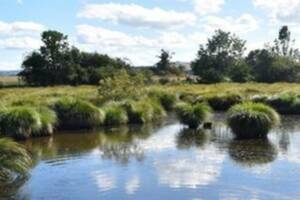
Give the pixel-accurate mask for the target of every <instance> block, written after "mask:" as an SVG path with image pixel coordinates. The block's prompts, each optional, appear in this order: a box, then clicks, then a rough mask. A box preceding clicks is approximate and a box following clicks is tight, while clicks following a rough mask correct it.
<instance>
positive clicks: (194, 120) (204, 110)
mask: <svg viewBox="0 0 300 200" xmlns="http://www.w3.org/2000/svg"><path fill="white" fill-rule="evenodd" d="M176 110H177V116H178V118H179V119H180V122H181V123H182V124H184V125H187V126H188V127H189V128H190V129H197V128H198V127H199V126H200V125H201V124H202V123H203V122H205V121H206V120H208V119H209V117H210V116H211V108H210V107H209V106H208V105H207V104H205V103H197V104H195V105H191V104H187V103H181V104H178V105H177V107H176Z"/></svg>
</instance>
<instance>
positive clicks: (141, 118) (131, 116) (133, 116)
mask: <svg viewBox="0 0 300 200" xmlns="http://www.w3.org/2000/svg"><path fill="white" fill-rule="evenodd" d="M124 108H125V109H126V111H127V114H128V120H129V123H131V124H144V123H147V122H150V121H152V119H153V118H154V116H153V115H154V112H153V108H152V107H151V104H148V103H147V102H145V101H129V102H126V103H125V104H124Z"/></svg>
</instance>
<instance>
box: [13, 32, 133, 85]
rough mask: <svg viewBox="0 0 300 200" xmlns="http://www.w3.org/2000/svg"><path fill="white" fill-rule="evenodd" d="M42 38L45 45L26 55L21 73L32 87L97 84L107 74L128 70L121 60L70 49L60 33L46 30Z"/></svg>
mask: <svg viewBox="0 0 300 200" xmlns="http://www.w3.org/2000/svg"><path fill="white" fill-rule="evenodd" d="M41 39H42V42H43V45H42V46H41V47H40V49H39V50H36V51H33V52H31V53H30V54H29V55H27V56H26V58H25V59H24V61H23V63H22V68H23V70H22V71H21V72H20V73H19V76H21V78H22V79H23V80H24V81H25V82H26V83H28V84H30V85H41V86H48V85H65V84H69V85H79V84H98V83H99V81H100V80H101V79H103V78H104V77H105V76H106V75H107V71H113V70H117V69H124V68H125V69H129V65H128V64H126V62H125V61H123V60H121V59H113V58H110V57H109V56H107V55H101V54H98V53H86V52H81V51H79V50H78V49H77V48H76V47H72V48H70V47H69V43H68V40H67V39H68V38H67V36H66V35H64V34H62V33H60V32H57V31H52V30H49V31H45V32H43V33H42V38H41Z"/></svg>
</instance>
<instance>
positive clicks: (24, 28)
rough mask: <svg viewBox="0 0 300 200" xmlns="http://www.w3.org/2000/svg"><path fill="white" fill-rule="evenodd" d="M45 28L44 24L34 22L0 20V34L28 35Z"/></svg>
mask: <svg viewBox="0 0 300 200" xmlns="http://www.w3.org/2000/svg"><path fill="white" fill-rule="evenodd" d="M43 30H45V26H44V25H42V24H38V23H35V22H30V21H28V22H26V21H16V22H12V23H7V22H3V21H0V35H9V36H11V35H29V34H36V33H38V34H39V33H40V32H42V31H43Z"/></svg>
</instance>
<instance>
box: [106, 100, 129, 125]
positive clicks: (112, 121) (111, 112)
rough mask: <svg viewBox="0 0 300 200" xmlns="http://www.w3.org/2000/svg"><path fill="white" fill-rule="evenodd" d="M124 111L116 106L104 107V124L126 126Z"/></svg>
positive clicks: (126, 118)
mask: <svg viewBox="0 0 300 200" xmlns="http://www.w3.org/2000/svg"><path fill="white" fill-rule="evenodd" d="M127 122H128V116H127V113H126V110H125V109H124V108H123V107H122V106H120V105H117V104H110V105H107V106H105V124H106V125H108V126H114V125H122V124H127Z"/></svg>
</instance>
